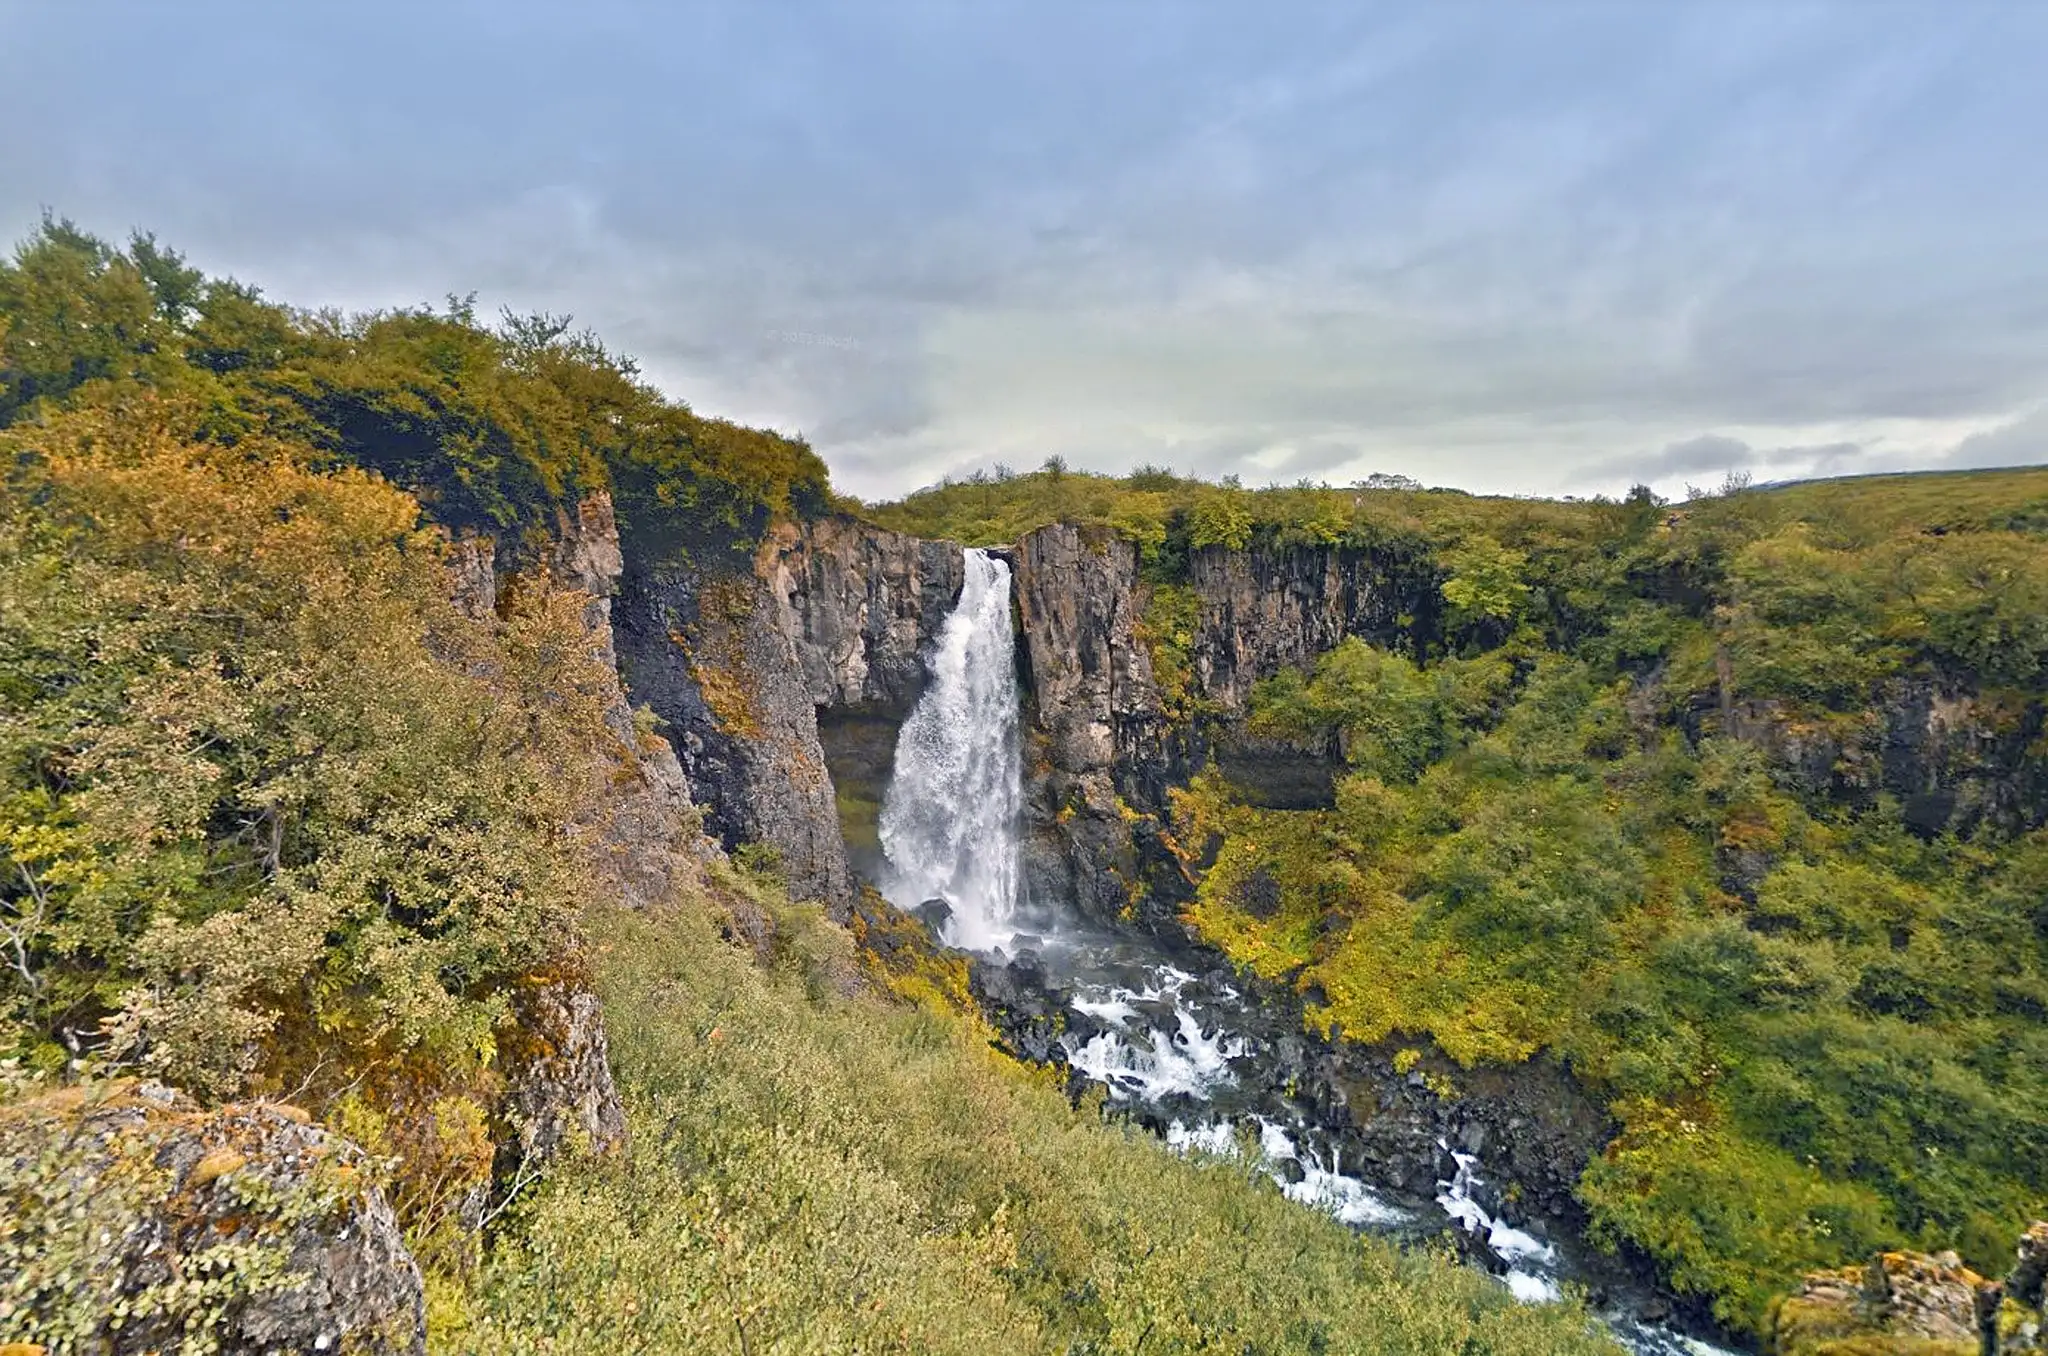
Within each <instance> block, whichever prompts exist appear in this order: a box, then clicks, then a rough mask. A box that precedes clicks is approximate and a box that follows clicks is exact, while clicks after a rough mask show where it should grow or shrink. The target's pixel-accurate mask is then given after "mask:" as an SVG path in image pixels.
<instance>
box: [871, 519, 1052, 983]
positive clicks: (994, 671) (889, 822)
mask: <svg viewBox="0 0 2048 1356" xmlns="http://www.w3.org/2000/svg"><path fill="white" fill-rule="evenodd" d="M965 564H966V582H965V584H964V585H963V586H962V587H961V590H960V601H959V602H958V603H956V604H955V605H954V607H953V613H952V615H951V616H949V617H947V618H946V623H945V625H944V626H943V627H941V628H940V631H939V638H938V643H937V644H936V645H935V646H934V647H933V649H932V652H931V654H930V655H929V656H927V657H926V659H925V666H926V668H927V670H928V672H929V674H930V681H929V683H928V684H927V686H926V687H925V690H924V695H923V696H922V697H920V698H919V699H918V703H917V707H916V709H915V710H913V711H912V712H911V713H910V719H908V720H906V721H905V722H904V723H903V729H902V731H901V732H900V733H899V734H898V735H897V737H896V765H895V771H894V774H893V775H892V776H891V778H890V781H889V790H888V792H887V794H886V795H885V796H884V797H883V798H882V823H881V836H882V854H883V856H885V857H886V858H888V862H889V881H888V894H889V897H890V898H891V899H892V900H894V901H895V903H896V904H897V905H898V906H899V907H902V908H906V909H911V908H916V907H917V906H918V905H920V904H922V903H924V902H925V901H926V900H930V899H943V900H944V901H946V905H947V907H948V908H950V909H951V910H952V917H951V919H950V920H949V921H948V922H947V924H946V926H945V936H946V940H947V941H949V942H951V943H952V944H953V945H955V946H963V947H967V948H970V949H973V950H987V949H989V948H992V947H995V946H999V945H1001V944H1003V943H1005V942H1007V941H1008V940H1009V939H1010V936H1011V935H1012V934H1011V930H1010V919H1011V916H1012V915H1013V914H1014V913H1015V911H1016V907H1017V852H1018V847H1017V837H1018V821H1019V815H1020V813H1021V811H1022V808H1023V800H1024V792H1023V786H1022V775H1023V773H1022V760H1021V758H1020V755H1019V748H1018V734H1017V706H1018V697H1017V665H1016V656H1017V646H1016V638H1015V635H1014V634H1013V632H1012V630H1011V626H1010V567H1009V565H1008V564H1006V563H1005V562H1003V561H1001V560H998V559H996V558H995V557H994V556H991V555H990V554H988V552H986V551H979V550H972V549H970V550H968V551H967V552H966V562H965Z"/></svg>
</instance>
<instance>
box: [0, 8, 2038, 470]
mask: <svg viewBox="0 0 2048 1356" xmlns="http://www.w3.org/2000/svg"><path fill="white" fill-rule="evenodd" d="M430 8H431V7H430ZM686 8H687V9H688V12H687V13H685V12H683V11H681V10H673V7H671V10H672V11H673V12H671V11H664V10H661V9H660V8H659V7H634V6H630V5H622V4H597V5H595V6H594V9H595V12H596V13H597V15H598V17H597V18H595V19H593V20H591V21H589V22H588V23H586V22H584V21H583V20H581V19H579V20H578V21H577V22H576V23H567V22H564V21H563V20H562V19H561V17H560V16H559V15H555V14H551V13H549V12H546V11H543V10H541V9H540V8H538V7H537V6H532V5H530V4H527V3H524V2H523V0H505V2H504V3H503V4H501V5H498V6H496V7H494V11H493V13H494V22H492V23H491V24H479V23H477V22H476V15H475V14H474V13H466V14H463V15H460V16H455V15H452V14H451V13H445V12H439V11H436V12H433V13H431V14H429V13H425V12H423V13H422V14H420V15H418V16H415V17H416V23H415V24H414V27H413V29H412V30H411V31H412V32H413V35H414V37H415V38H416V39H417V41H415V42H413V43H410V44H409V45H408V47H407V50H406V51H405V52H402V53H393V54H390V56H389V59H388V60H386V59H385V57H383V56H380V44H381V43H382V41H383V33H384V31H385V28H386V25H384V24H382V23H381V22H374V21H369V20H360V21H359V20H355V19H351V20H350V21H349V22H347V23H343V22H341V21H339V20H336V19H333V18H332V17H331V16H330V17H328V18H323V19H318V20H316V19H314V18H309V17H295V16H298V13H299V12H298V11H297V10H294V9H292V8H290V7H284V8H279V9H277V10H276V11H275V17H274V19H273V20H272V21H270V22H269V23H267V24H265V25H257V24H254V23H251V22H248V21H247V20H246V17H245V16H244V17H239V18H238V17H237V16H235V14H234V9H235V7H234V6H233V5H229V4H222V3H214V4H210V5H209V4H207V3H205V0H198V2H197V3H195V5H194V6H192V7H189V8H185V9H181V11H180V14H179V16H178V18H177V19H175V20H172V19H169V18H164V17H155V16H152V17H150V18H148V19H147V21H144V20H141V19H138V20H137V21H136V22H135V23H134V24H131V25H120V26H115V27H114V28H113V29H110V30H108V31H106V32H104V33H102V32H101V27H102V26H99V25H93V24H89V23H87V22H86V21H84V20H83V19H70V18H68V17H66V16H64V15H61V14H60V13H59V11H58V10H56V9H46V10H41V11H37V10H35V9H34V8H33V7H29V8H28V9H25V10H24V13H25V14H28V15H32V16H33V22H29V21H28V20H24V21H23V22H24V23H25V24H26V26H27V30H29V31H27V32H26V33H25V37H24V41H23V43H22V44H20V45H16V46H15V47H14V48H13V52H12V54H11V55H10V54H9V53H8V52H6V51H0V119H4V120H8V121H11V122H14V123H20V124H23V125H39V126H43V127H44V131H43V132H42V133H41V134H39V135H38V136H36V137H33V138H18V139H14V140H13V141H11V142H9V141H6V140H5V139H0V224H12V225H14V226H15V229H16V230H17V232H18V231H20V230H25V229H26V228H27V227H28V226H29V225H30V224H32V221H33V213H34V210H35V208H36V207H37V206H38V205H39V204H40V203H41V202H43V201H49V202H52V203H54V204H55V205H56V206H58V207H59V208H60V209H63V210H67V211H72V212H75V213H76V214H78V215H79V216H81V218H83V219H84V221H85V224H87V225H88V226H91V227H94V228H96V229H100V230H102V231H107V232H111V233H119V232H120V231H122V230H125V229H126V227H127V226H129V225H130V224H135V225H141V226H146V227H150V228H153V229H156V230H157V231H158V232H159V233H160V234H161V235H162V236H163V238H164V239H165V240H166V241H167V242H169V243H172V244H176V245H181V246H183V247H185V248H188V249H190V250H192V252H193V254H194V256H195V258H196V260H197V261H198V262H200V263H202V264H203V265H205V266H207V267H209V268H212V269H215V270H217V271H232V272H235V273H237V274H240V275H242V276H244V277H246V278H248V279H250V280H252V281H255V282H258V283H262V284H264V285H265V286H266V287H268V288H269V290H270V291H271V292H272V293H273V294H274V295H278V296H281V297H284V298H286V299H288V300H292V301H299V302H307V303H322V302H334V303H340V304H346V305H376V304H390V303H401V302H415V301H419V300H423V299H431V298H437V297H439V296H441V295H442V294H444V293H446V292H449V291H456V292H465V291H468V290H470V289H472V288H475V289H478V290H479V291H480V292H481V293H482V296H481V298H480V299H481V301H482V302H483V304H484V305H485V306H486V307H495V306H496V305H497V304H499V303H504V304H509V305H512V306H514V307H515V308H517V309H528V308H532V307H545V308H546V309H549V310H554V311H569V312H573V313H575V314H576V316H577V317H578V319H579V320H580V321H582V322H583V323H587V324H590V325H593V326H594V327H595V328H597V329H598V331H599V332H600V334H602V335H603V336H604V337H605V338H606V339H607V340H608V341H609V342H611V343H613V344H614V345H615V346H616V347H620V348H623V349H625V350H627V351H630V352H632V353H634V354H636V355H637V356H638V357H639V358H640V359H641V360H642V362H643V364H644V366H645V369H646V371H647V372H648V374H649V375H650V376H651V377H652V378H654V379H656V380H657V381H659V382H660V383H661V384H662V385H663V386H664V387H665V388H666V389H669V390H670V391H672V392H673V393H675V394H677V395H679V396H682V397H684V398H687V399H688V400H689V401H690V402H691V403H692V404H693V405H695V406H696V407H697V408H699V409H702V410H705V411H707V412H712V413H719V414H726V415H730V416H732V417H736V418H741V419H745V420H748V421H750V422H758V423H765V424H769V425H772V426H776V427H781V428H784V429H789V430H798V429H800V430H802V431H804V432H805V433H807V434H808V435H810V436H811V437H812V439H813V440H814V442H815V443H816V444H817V446H818V447H819V449H820V450H821V451H822V452H823V453H824V454H825V455H826V457H827V459H828V460H829V461H830V462H831V463H832V464H833V466H834V469H835V473H836V474H838V475H839V477H840V478H841V480H842V482H843V483H845V484H846V485H847V487H848V488H850V489H852V490H854V491H855V492H857V493H863V494H870V495H882V494H890V493H899V492H902V491H904V490H907V489H909V488H911V487H913V486H914V485H916V484H917V483H919V482H920V481H922V480H927V479H932V478H935V477H936V476H937V475H939V474H941V473H943V472H944V471H947V470H959V469H964V468H968V467H971V466H973V465H976V464H986V463H987V462H988V461H991V460H994V459H997V458H1004V459H1008V460H1011V461H1012V462H1013V463H1016V464H1020V465H1025V464H1036V462H1037V461H1038V460H1040V459H1042V458H1043V456H1044V455H1046V454H1047V453H1051V452H1060V453H1062V454H1064V455H1065V456H1067V457H1068V459H1069V460H1070V461H1071V462H1073V463H1074V464H1076V465H1085V466H1099V467H1102V468H1104V469H1123V468H1127V467H1128V466H1130V465H1132V464H1134V463H1136V462H1141V461H1156V462H1165V463H1168V464H1172V465H1174V466H1177V467H1180V468H1182V469H1187V470H1194V471H1199V472H1202V473H1204V474H1210V475H1218V474H1226V473H1231V472H1236V473H1239V474H1243V475H1244V476H1245V477H1246V478H1247V479H1248V480H1251V481H1255V482H1256V481H1262V480H1265V479H1279V480H1292V479H1295V478H1298V477H1302V476H1308V477H1313V478H1329V479H1332V480H1342V479H1346V478H1349V477H1351V476H1354V475H1362V474H1365V473H1368V472H1370V471H1374V470H1387V471H1400V472H1405V473H1408V474H1413V475H1416V476H1418V477H1419V478H1422V479H1425V480H1428V481H1431V482H1434V483H1460V484H1463V485H1465V486H1467V487H1469V488H1473V489H1481V490H1509V491H1558V490H1575V491H1581V490H1593V489H1608V490H1612V489H1621V488H1625V487H1626V484H1627V482H1628V481H1629V480H1632V479H1640V478H1649V479H1651V480H1652V481H1653V482H1658V481H1670V480H1673V479H1677V480H1682V479H1684V478H1686V477H1688V476H1711V475H1713V474H1715V473H1717V472H1719V471H1722V470H1726V469H1730V468H1731V467H1749V468H1754V469H1756V470H1757V471H1758V472H1759V473H1760V474H1768V475H1778V474H1784V473H1805V472H1808V471H1811V470H1813V469H1814V468H1821V469H1824V470H1828V471H1836V470H1840V471H1852V470H1862V469H1883V468H1888V467H1890V466H1894V465H1934V464H1943V463H1944V461H1946V462H1947V463H1948V464H1958V465H1960V464H1988V462H1989V461H1995V460H2000V459H2009V458H2010V459H2019V460H2039V459H2041V456H2042V453H2041V451H2040V450H2039V448H2040V446H2041V443H2040V439H2039V435H2040V433H2041V432H2042V429H2041V426H2040V424H2039V422H2038V421H2039V420H2040V419H2042V418H2048V416H2039V415H2037V416H2034V417H2033V418H2034V420H2035V421H2036V422H2033V423H2029V422H2028V421H2027V420H2023V419H2019V418H2018V417H2017V416H2015V415H2014V414H2013V412H2014V411H2020V410H2025V409H2028V408H2031V407H2033V406H2035V405H2036V404H2037V403H2038V402H2040V401H2042V400H2043V399H2044V398H2048V356H2044V355H2048V253H2044V252H2042V251H2041V250H2040V249H2039V247H2038V240H2037V239H2036V238H2035V237H2036V234H2037V232H2036V228H2035V226H2034V223H2036V222H2038V221H2039V220H2040V219H2041V215H2042V213H2043V211H2044V210H2048V195H2044V193H2043V190H2042V187H2041V184H2040V182H2039V180H2038V176H2029V175H2024V174H2018V173H2014V172H2013V166H2015V165H2018V164H2023V163H2031V157H2032V155H2033V152H2034V148H2035V147H2036V146H2037V145H2038V144H2039V140H2040V138H2041V136H2042V135H2044V134H2048V93H2044V91H2043V87H2042V86H2041V85H2040V83H2039V82H2038V81H2034V80H2032V79H2031V75H2032V71H2031V67H2030V66H2029V65H2028V61H2029V57H2028V53H2029V52H2030V51H2034V50H2038V47H2039V44H2038V41H2037V39H2038V38H2039V37H2040V36H2042V35H2043V34H2044V33H2048V22H2044V18H2043V16H2044V15H2048V12H2039V13H2037V14H2035V15H2034V16H2032V17H2030V15H2029V14H2028V13H2024V12H2022V11H2025V10H2026V7H2010V8H2009V9H2008V10H2005V11H2000V12H1998V13H1997V14H1996V15H1995V16H1992V17H1986V18H1985V19H1984V21H1983V22H1982V23H1980V24H1977V25H1975V26H1970V25H1956V24H1952V23H1949V22H1946V21H1945V20H1944V19H1942V17H1941V16H1939V15H1937V14H1935V13H1934V12H1932V11H1929V12H1927V13H1925V14H1918V13H1913V12H1907V11H1896V10H1888V11H1887V12H1886V14H1885V16H1884V17H1883V18H1882V20H1878V21H1873V20H1871V19H1870V17H1869V16H1868V14H1867V13H1866V12H1865V10H1864V9H1863V8H1862V7H1860V6H1857V5H1853V4H1850V5H1843V6H1837V7H1830V6H1827V5H1818V6H1809V7H1801V8H1800V9H1798V10H1797V11H1796V12H1781V11H1779V10H1773V9H1756V8H1742V7H1733V8H1731V7H1727V6H1705V7H1695V8H1691V9H1683V8H1681V9H1677V10H1658V11H1654V12H1653V11H1650V10H1644V11H1640V12H1636V11H1630V12H1626V13H1622V12H1617V11H1615V10H1613V9H1612V8H1611V7H1604V6H1595V7H1592V8H1587V9H1583V10H1582V9H1578V8H1575V7H1572V6H1570V5H1557V6H1548V7H1543V8H1542V9H1541V10H1540V11H1539V10H1530V9H1513V8H1508V9H1502V8H1498V7H1471V8H1459V7H1447V8H1437V9H1431V10H1428V11H1422V12H1418V11H1410V10H1399V11H1396V10H1388V11H1375V12H1372V13H1367V14H1365V15H1363V16H1360V15H1358V14H1355V13H1353V12H1352V11H1351V9H1350V7H1337V6H1329V7H1322V6H1307V5H1303V6H1300V7H1296V8H1294V9H1291V10H1290V11H1289V15H1288V19H1289V22H1286V23H1270V22H1265V21H1263V20H1261V21H1254V20H1251V19H1245V20H1238V19H1234V18H1223V17H1217V18H1195V17H1191V16H1195V15H1198V14H1201V15H1206V14H1210V13H1212V12H1214V11H1210V10H1205V9H1203V8H1202V7H1191V8H1188V9H1185V10H1182V11H1174V10H1161V11H1149V10H1148V11H1145V12H1144V14H1143V15H1139V14H1138V13H1137V12H1135V11H1133V12H1131V13H1125V12H1124V11H1121V10H1119V9H1118V8H1117V7H1114V6H1112V7H1109V8H1108V9H1104V8H1102V7H1098V6H1082V5H1073V6H1066V5H1062V4H1059V3H1050V4H1041V5H1035V6H1032V7H1030V9H1029V10H1028V11H1027V10H1026V9H1024V8H1022V7H1018V6H999V5H995V4H990V5H987V6H970V7H958V8H954V9H946V8H945V7H940V8H938V9H932V8H930V7H907V8H898V9H895V10H890V11H887V12H886V13H882V14H875V13H872V12H870V13H868V14H865V15H857V14H856V13H855V12H854V11H851V10H838V9H835V8H833V7H832V6H829V5H810V6H806V7H804V8H803V10H802V12H801V13H792V14H787V15H783V14H780V13H779V12H777V11H775V10H774V9H773V7H767V8H759V9H748V10H734V11H732V13H731V14H730V15H726V16H715V15H713V14H711V12H710V11H709V10H708V9H705V10H703V11H699V10H698V9H696V8H693V7H686ZM138 13H140V11H138ZM660 14H667V15H668V17H665V18H657V17H655V16H657V15H660ZM1987 14H1989V12H1987ZM209 16H210V20H209ZM1166 16H1173V17H1166ZM1027 18H1028V22H1027V21H1026V20H1027ZM209 29H219V30H220V31H221V33H222V34H227V33H232V34H234V35H236V36H235V41H234V42H233V43H230V44H227V45H219V44H214V43H210V42H209V41H208V37H209V33H208V30H209ZM259 29H260V30H261V31H260V32H259V31H258V30H259ZM30 38H32V39H33V44H32V45H33V47H34V49H35V51H36V52H37V53H38V55H37V57H36V58H35V59H34V60H30V59H28V57H26V56H25V55H24V53H26V52H28V51H29V50H30V46H31V43H30V42H29V41H28V39H30ZM1139 53H1143V54H1146V55H1145V57H1144V58H1143V59H1140V58H1139V57H1138V56H1137V55H1136V54H1139ZM227 74H234V75H235V76H237V77H238V78H236V79H228V78H225V76H226V75H227ZM426 76H431V77H432V78H425V77H426ZM506 89H518V90H520V91H522V93H521V97H519V98H517V99H512V100H507V99H505V98H504V97H503V95H502V91H504V90H506ZM60 100H61V101H62V102H64V103H65V104H66V105H69V106H75V107H76V108H77V109H78V113H77V116H76V117H75V118H66V119H64V120H60V121H58V122H55V123H50V122H49V121H48V120H47V119H45V121H44V123H41V124H38V123H36V122H35V119H36V118H37V116H38V112H39V110H43V109H47V108H48V107H53V106H57V104H58V103H59V101H60ZM485 108H488V109H490V110H491V112H490V116H488V117H485V116H482V115H481V114H480V113H479V111H478V110H480V109H485ZM365 110H369V111H368V112H367V113H366V112H365ZM358 115H361V116H358ZM791 334H796V335H809V336H822V337H825V338H827V339H830V340H832V341H833V342H829V343H820V342H803V341H791V340H790V339H789V338H788V337H787V336H789V335H791ZM842 340H843V341H845V342H843V343H842V342H839V341H842ZM2000 417H2006V418H2007V419H2008V422H2009V424H2010V427H2007V428H2001V429H1998V430H1995V431H1993V432H1991V433H1987V434H1982V435H1979V436H1978V437H1974V438H1968V439H1962V440H1960V442H1958V438H1957V435H1958V433H1959V432H1961V431H1966V430H1967V429H1969V428H1972V427H1982V426H1983V425H1984V424H1985V423H1986V422H1987V421H1990V420H1993V419H1997V418H2000ZM1886 421H1890V423H1886ZM1914 421H1918V423H1919V425H1924V426H1925V427H1919V426H1914V427H1895V426H1894V425H1901V424H1902V423H1903V424H1907V425H1910V424H1913V423H1914ZM1878 425H1884V427H1882V428H1880V427H1878ZM1697 430H1738V431H1740V432H1741V434H1742V437H1741V438H1739V439H1738V438H1734V437H1731V436H1729V435H1728V434H1726V433H1721V434H1713V433H1707V434H1698V433H1695V432H1694V431H1697ZM2030 430H2031V431H2030ZM1688 434H1692V435H1693V436H1687V435H1688ZM2029 439H2032V440H2033V441H2031V442H2030V441H2028V440H2029ZM1951 448H1953V451H1950V449H1951ZM1283 449H1284V452H1283ZM1643 449H1657V450H1655V451H1644V450H1643ZM2029 449H2033V450H2029Z"/></svg>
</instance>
